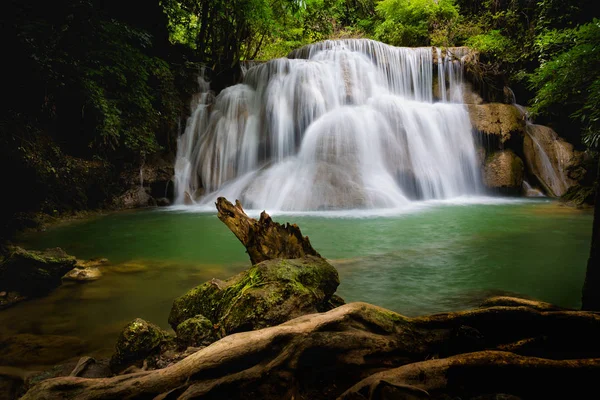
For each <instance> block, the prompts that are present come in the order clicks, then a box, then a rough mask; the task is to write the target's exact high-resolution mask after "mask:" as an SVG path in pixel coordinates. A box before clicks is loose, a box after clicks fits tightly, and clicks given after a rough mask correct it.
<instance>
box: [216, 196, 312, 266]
mask: <svg viewBox="0 0 600 400" xmlns="http://www.w3.org/2000/svg"><path fill="white" fill-rule="evenodd" d="M215 204H216V206H217V210H218V212H219V214H218V217H219V219H220V220H221V221H223V223H224V224H225V225H227V227H228V228H229V229H230V230H231V232H233V234H234V235H235V236H236V237H237V238H238V239H239V240H240V242H242V244H243V245H244V247H246V251H247V253H248V255H249V256H250V260H251V261H252V264H253V265H254V264H258V263H260V262H262V261H266V260H273V259H275V258H301V257H304V256H317V257H320V254H319V253H317V251H316V250H315V249H313V247H312V246H311V244H310V240H309V239H308V236H302V232H301V231H300V228H299V227H298V225H296V224H292V225H290V224H289V223H288V224H286V225H281V224H279V223H277V222H274V221H273V220H272V219H271V217H270V216H269V214H267V213H266V212H264V211H263V212H262V213H261V214H260V219H259V220H258V221H257V220H256V219H254V218H250V217H249V216H248V215H247V214H246V213H245V212H244V209H243V208H242V205H241V204H240V202H239V201H238V200H236V201H235V205H233V204H231V203H230V202H229V201H227V199H225V198H224V197H219V198H218V199H217V202H216V203H215Z"/></svg>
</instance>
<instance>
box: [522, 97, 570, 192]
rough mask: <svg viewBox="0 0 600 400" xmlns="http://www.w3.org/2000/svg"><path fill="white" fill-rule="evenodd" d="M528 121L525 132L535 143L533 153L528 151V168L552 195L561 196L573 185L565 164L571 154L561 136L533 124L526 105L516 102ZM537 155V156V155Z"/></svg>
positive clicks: (549, 129) (544, 127)
mask: <svg viewBox="0 0 600 400" xmlns="http://www.w3.org/2000/svg"><path fill="white" fill-rule="evenodd" d="M515 107H517V108H518V109H519V111H520V112H521V114H522V115H523V117H524V118H525V121H526V127H525V132H526V133H527V136H528V137H529V139H531V142H532V144H533V149H532V150H533V152H534V153H533V154H531V155H529V154H527V153H526V161H527V166H528V169H529V170H530V171H531V172H532V173H533V174H534V175H536V177H537V178H538V180H539V181H540V183H542V185H544V186H545V187H546V191H547V192H548V193H549V194H550V195H551V196H556V197H560V196H562V195H563V194H564V193H565V192H566V191H567V189H568V188H569V187H570V186H571V185H570V184H569V183H568V182H567V175H566V172H565V166H566V164H567V161H568V160H569V158H570V156H571V154H570V152H569V150H567V149H565V145H564V142H561V141H560V140H559V136H558V135H557V134H556V132H554V130H552V129H551V128H548V127H546V126H543V125H536V124H533V123H532V122H531V121H530V119H529V113H528V112H527V110H526V109H525V107H523V106H521V105H518V104H515ZM536 156H537V157H536Z"/></svg>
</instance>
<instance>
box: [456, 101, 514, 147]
mask: <svg viewBox="0 0 600 400" xmlns="http://www.w3.org/2000/svg"><path fill="white" fill-rule="evenodd" d="M467 108H468V111H469V117H470V119H471V124H472V125H473V128H474V129H475V130H476V131H478V132H479V133H480V134H481V135H482V136H484V139H483V140H484V141H485V142H486V145H487V146H489V147H488V148H496V149H500V148H502V144H504V143H506V142H507V141H508V140H509V139H510V138H511V136H512V135H524V134H525V119H524V118H523V116H522V114H521V112H520V111H519V109H517V108H516V107H515V106H514V105H511V104H502V103H489V104H468V105H467Z"/></svg>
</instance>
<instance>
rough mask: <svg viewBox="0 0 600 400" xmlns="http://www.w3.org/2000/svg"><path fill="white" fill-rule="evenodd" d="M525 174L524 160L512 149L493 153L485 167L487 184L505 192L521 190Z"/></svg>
mask: <svg viewBox="0 0 600 400" xmlns="http://www.w3.org/2000/svg"><path fill="white" fill-rule="evenodd" d="M523 174H524V167H523V161H522V160H521V159H520V158H519V157H518V156H517V155H516V154H515V153H514V152H513V151H512V150H502V151H497V152H495V153H492V154H491V155H489V156H487V158H486V160H485V165H484V167H483V180H484V184H485V186H486V187H488V188H489V189H493V190H496V191H499V192H501V193H504V194H519V193H520V192H521V186H522V184H523Z"/></svg>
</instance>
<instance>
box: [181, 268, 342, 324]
mask: <svg viewBox="0 0 600 400" xmlns="http://www.w3.org/2000/svg"><path fill="white" fill-rule="evenodd" d="M338 285H339V278H338V274H337V271H336V270H335V268H334V267H333V266H331V265H330V264H328V263H327V262H326V261H325V260H323V259H322V258H319V257H305V258H300V259H292V260H287V259H286V260H283V259H276V260H268V261H264V262H262V263H259V264H257V265H255V266H253V267H252V268H250V269H249V270H247V271H245V272H243V273H241V274H239V275H237V276H235V277H233V278H231V279H229V280H227V281H225V282H223V281H216V280H213V281H210V282H207V283H204V284H203V285H200V286H198V287H196V288H194V289H192V290H190V291H189V292H188V293H186V294H185V295H183V296H181V297H180V298H178V299H176V300H175V302H174V303H173V308H172V309H171V314H170V315H169V323H170V324H171V326H173V327H174V329H176V328H177V326H178V325H179V324H181V323H182V322H183V321H185V320H186V319H189V318H192V317H194V316H195V315H198V314H201V315H204V316H205V317H206V318H208V319H209V320H210V321H211V322H212V323H213V324H215V325H218V326H219V327H220V331H221V335H226V334H229V333H233V332H239V331H244V330H252V329H259V328H263V327H266V326H272V325H277V324H280V323H282V322H285V321H287V320H289V319H291V318H294V317H297V316H299V315H302V314H307V313H310V312H319V311H324V310H326V309H330V308H331V305H329V299H330V298H331V296H332V295H333V293H334V292H335V290H336V288H337V286H338Z"/></svg>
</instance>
